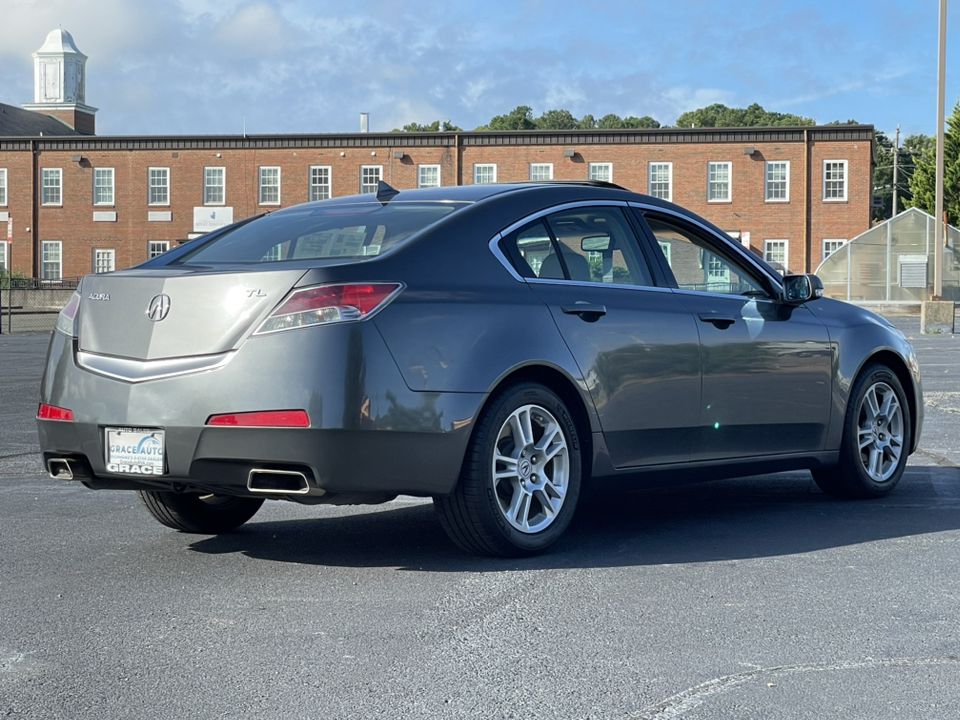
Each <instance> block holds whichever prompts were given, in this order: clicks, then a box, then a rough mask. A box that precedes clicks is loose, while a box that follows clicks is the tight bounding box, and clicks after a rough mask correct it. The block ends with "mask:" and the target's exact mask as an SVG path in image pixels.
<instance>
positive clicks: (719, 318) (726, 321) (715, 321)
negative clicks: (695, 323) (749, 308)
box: [697, 313, 737, 330]
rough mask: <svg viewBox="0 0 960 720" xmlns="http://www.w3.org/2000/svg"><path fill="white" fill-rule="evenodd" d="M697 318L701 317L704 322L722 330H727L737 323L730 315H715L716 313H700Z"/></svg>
mask: <svg viewBox="0 0 960 720" xmlns="http://www.w3.org/2000/svg"><path fill="white" fill-rule="evenodd" d="M697 317H699V318H700V320H701V321H702V322H708V323H711V324H712V325H713V326H714V327H716V328H718V329H720V330H726V329H727V328H728V327H730V326H731V325H733V324H734V323H735V322H736V321H737V319H736V318H733V317H730V316H729V315H727V316H724V315H715V314H714V313H700V314H699V315H698V316H697Z"/></svg>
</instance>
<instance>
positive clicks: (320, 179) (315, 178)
mask: <svg viewBox="0 0 960 720" xmlns="http://www.w3.org/2000/svg"><path fill="white" fill-rule="evenodd" d="M329 197H330V166H329V165H314V166H313V167H311V168H310V197H309V200H310V202H316V201H317V200H327V199H328V198H329Z"/></svg>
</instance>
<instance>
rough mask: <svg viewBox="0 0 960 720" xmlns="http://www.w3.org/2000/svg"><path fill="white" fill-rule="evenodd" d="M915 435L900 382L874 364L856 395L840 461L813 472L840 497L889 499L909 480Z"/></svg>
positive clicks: (860, 379)
mask: <svg viewBox="0 0 960 720" xmlns="http://www.w3.org/2000/svg"><path fill="white" fill-rule="evenodd" d="M910 432H911V427H910V416H909V406H908V405H907V397H906V394H905V393H904V391H903V386H902V385H901V384H900V380H899V379H898V378H897V376H896V374H895V373H894V372H893V371H892V370H890V368H888V367H886V366H884V365H879V364H876V363H874V364H871V365H868V366H867V367H866V368H864V370H863V371H862V372H861V373H860V376H859V377H858V378H857V380H856V382H855V383H854V385H853V389H852V390H851V392H850V403H849V404H848V405H847V414H846V417H845V418H844V422H843V438H842V439H841V442H840V462H839V463H838V464H837V465H835V466H832V467H825V468H817V469H816V470H813V471H812V473H813V479H814V481H815V482H816V483H817V485H818V486H819V487H820V489H821V490H823V491H824V492H825V493H827V494H828V495H833V496H835V497H840V498H877V497H883V496H884V495H887V494H888V493H890V492H891V491H892V490H893V488H895V487H896V485H897V483H898V482H900V478H901V477H902V476H903V471H904V469H905V468H906V466H907V456H908V455H909V452H910V451H909V448H910Z"/></svg>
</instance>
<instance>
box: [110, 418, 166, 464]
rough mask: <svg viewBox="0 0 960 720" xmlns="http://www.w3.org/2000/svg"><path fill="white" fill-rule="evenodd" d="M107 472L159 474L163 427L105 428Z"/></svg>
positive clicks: (161, 460)
mask: <svg viewBox="0 0 960 720" xmlns="http://www.w3.org/2000/svg"><path fill="white" fill-rule="evenodd" d="M106 439H107V443H106V445H107V447H106V451H107V453H106V454H107V457H106V461H107V462H106V464H107V472H111V473H120V474H123V475H163V445H164V443H163V430H151V429H148V428H107V429H106Z"/></svg>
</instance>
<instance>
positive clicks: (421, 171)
mask: <svg viewBox="0 0 960 720" xmlns="http://www.w3.org/2000/svg"><path fill="white" fill-rule="evenodd" d="M417 187H422V188H428V187H440V166H439V165H421V166H419V167H418V168H417Z"/></svg>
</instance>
